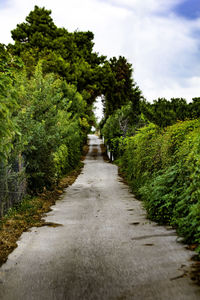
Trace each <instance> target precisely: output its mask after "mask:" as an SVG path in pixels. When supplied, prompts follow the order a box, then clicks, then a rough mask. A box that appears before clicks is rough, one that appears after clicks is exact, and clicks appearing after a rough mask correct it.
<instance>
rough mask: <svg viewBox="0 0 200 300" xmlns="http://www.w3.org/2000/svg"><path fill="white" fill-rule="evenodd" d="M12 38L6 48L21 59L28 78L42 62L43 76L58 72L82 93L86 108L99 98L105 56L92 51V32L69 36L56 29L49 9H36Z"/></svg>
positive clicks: (63, 29) (70, 34) (15, 31)
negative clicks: (41, 61)
mask: <svg viewBox="0 0 200 300" xmlns="http://www.w3.org/2000/svg"><path fill="white" fill-rule="evenodd" d="M12 38H13V39H14V41H15V43H14V45H9V49H10V51H11V52H12V53H14V54H17V55H19V56H20V57H22V59H23V61H24V63H25V66H26V69H27V72H28V75H29V77H31V76H32V75H33V74H34V69H35V66H36V65H37V63H38V61H39V60H41V59H42V60H43V71H44V73H50V72H54V73H57V74H59V76H62V77H63V78H64V79H65V80H66V81H67V82H68V83H71V84H73V85H75V86H76V87H77V90H78V91H79V92H81V93H82V92H83V91H84V90H85V91H86V92H87V93H88V97H87V101H88V104H89V105H91V104H92V103H93V102H94V101H95V99H96V97H97V96H98V95H100V88H101V87H100V83H99V82H100V79H99V76H100V69H101V64H103V63H104V61H105V56H99V55H98V54H97V53H95V52H93V46H94V43H93V39H94V35H93V33H92V32H90V31H87V32H79V31H75V32H74V33H70V32H68V31H67V30H66V29H65V28H58V27H57V26H56V25H55V24H54V22H53V20H52V18H51V11H50V10H46V9H45V8H39V7H38V6H35V8H34V10H33V11H31V12H30V14H29V15H28V16H27V17H26V22H23V23H21V24H18V25H17V28H16V29H14V30H12Z"/></svg>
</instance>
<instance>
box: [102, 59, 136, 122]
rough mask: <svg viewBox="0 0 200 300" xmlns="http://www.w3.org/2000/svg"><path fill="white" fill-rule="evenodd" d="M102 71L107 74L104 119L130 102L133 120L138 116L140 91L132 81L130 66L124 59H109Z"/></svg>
mask: <svg viewBox="0 0 200 300" xmlns="http://www.w3.org/2000/svg"><path fill="white" fill-rule="evenodd" d="M104 69H105V73H106V74H107V76H106V77H105V79H104V95H105V103H104V111H105V115H106V118H108V116H109V115H111V114H112V113H113V112H114V111H116V110H117V109H119V108H121V107H122V106H123V105H125V104H127V103H128V102H129V101H131V103H132V112H133V115H132V117H133V119H134V118H135V117H136V116H137V115H138V114H139V101H140V99H141V91H140V90H139V88H138V87H137V86H136V84H135V83H134V81H133V78H132V73H133V70H132V65H131V64H129V63H128V62H127V60H126V58H125V57H122V56H120V57H119V58H118V59H117V58H116V57H113V58H111V59H110V61H109V62H108V63H107V64H105V67H104Z"/></svg>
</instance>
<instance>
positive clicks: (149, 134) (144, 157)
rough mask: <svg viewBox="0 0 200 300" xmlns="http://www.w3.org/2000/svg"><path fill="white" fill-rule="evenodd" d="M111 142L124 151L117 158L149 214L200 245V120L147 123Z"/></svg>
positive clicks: (198, 249) (120, 150) (199, 248)
mask: <svg viewBox="0 0 200 300" xmlns="http://www.w3.org/2000/svg"><path fill="white" fill-rule="evenodd" d="M113 141H114V142H115V145H117V147H118V153H119V154H120V155H121V156H120V158H119V159H118V160H117V162H118V164H119V165H120V167H121V168H122V171H123V172H124V173H125V175H126V177H127V179H128V182H129V184H130V185H131V187H132V189H133V191H134V192H135V193H136V194H137V195H138V196H139V197H141V198H142V199H143V200H144V202H145V206H146V209H147V213H148V216H149V217H150V218H151V219H153V220H155V221H157V222H158V223H160V224H171V225H173V226H174V227H176V228H177V232H178V233H179V234H180V235H181V236H183V237H184V239H185V241H186V242H187V243H194V244H196V245H200V121H199V120H191V121H184V122H178V123H176V124H174V125H172V126H169V127H166V128H165V129H160V128H159V127H158V126H156V125H154V124H149V125H148V126H146V127H143V128H141V129H140V130H138V133H137V134H136V135H135V136H133V137H126V138H122V137H121V138H118V143H116V140H115V139H114V140H113ZM197 251H199V253H200V246H198V247H197Z"/></svg>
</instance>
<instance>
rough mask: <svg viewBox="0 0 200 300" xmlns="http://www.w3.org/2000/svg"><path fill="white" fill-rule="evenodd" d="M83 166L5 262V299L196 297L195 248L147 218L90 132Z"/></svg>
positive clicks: (0, 278) (0, 293)
mask: <svg viewBox="0 0 200 300" xmlns="http://www.w3.org/2000/svg"><path fill="white" fill-rule="evenodd" d="M89 138H90V150H89V153H88V155H87V157H86V159H85V166H84V169H83V171H82V173H81V174H80V175H79V177H78V179H77V180H76V181H75V183H74V184H73V185H72V186H70V187H68V188H67V189H66V192H65V193H64V195H63V196H62V197H61V199H60V200H58V201H57V203H56V205H55V206H53V207H52V211H51V212H50V213H48V214H47V217H46V218H45V219H46V221H48V222H54V223H57V224H60V226H57V227H55V228H54V227H47V226H45V227H41V228H32V229H31V231H30V232H26V233H24V234H23V235H22V237H21V238H20V241H19V242H18V247H17V248H16V249H15V250H14V251H13V253H12V254H10V256H9V258H8V261H7V262H6V263H5V264H4V265H3V266H2V267H1V268H0V299H1V300H8V299H9V300H12V299H13V300H32V299H35V300H36V299H37V300H40V299H45V300H51V299H55V300H57V299H58V300H61V299H67V300H71V299H72V300H76V299H77V300H79V299H80V300H96V299H99V300H107V299H113V300H114V299H115V300H124V299H137V300H147V299H148V300H150V299H152V300H163V299H166V300H185V299H187V300H196V299H198V300H199V299H200V287H198V286H196V285H195V284H194V283H193V282H192V280H191V279H190V276H189V270H190V266H191V264H192V262H191V257H192V255H193V253H192V252H190V251H188V250H186V249H185V246H184V245H182V244H180V243H178V242H177V236H176V234H175V231H173V230H171V229H167V228H165V227H162V226H158V225H157V224H155V223H153V222H151V221H149V220H147V219H146V217H145V211H144V209H143V208H142V203H141V202H139V201H137V200H136V199H135V198H134V197H133V195H132V194H131V193H130V192H129V189H128V187H127V186H126V185H125V184H124V183H123V182H122V181H120V177H119V176H118V171H117V167H116V166H115V165H112V164H109V163H107V162H105V161H104V160H103V158H102V156H101V151H100V143H101V141H100V139H98V138H97V137H96V136H94V135H90V136H89Z"/></svg>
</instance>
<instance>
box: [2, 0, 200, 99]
mask: <svg viewBox="0 0 200 300" xmlns="http://www.w3.org/2000/svg"><path fill="white" fill-rule="evenodd" d="M34 5H38V6H40V7H43V6H44V7H45V8H47V9H51V10H52V17H53V19H54V22H55V24H56V25H57V26H59V27H65V28H66V29H68V30H69V31H74V30H76V29H79V30H83V31H85V30H91V31H93V32H94V34H95V51H97V52H99V53H100V54H104V55H107V56H108V57H112V56H119V55H123V56H125V57H126V58H127V59H128V60H129V62H130V63H132V64H133V68H134V79H135V81H136V82H137V84H138V85H139V87H140V89H141V90H142V92H143V95H144V96H145V98H146V99H147V100H148V101H152V100H153V99H156V98H158V97H166V98H170V97H184V98H186V99H187V100H191V99H192V98H193V97H198V96H199V97H200V0H72V1H69V0H56V1H55V0H35V1H32V0H0V33H1V35H0V36H1V40H0V42H1V43H8V42H11V41H12V40H11V35H10V31H11V30H12V29H14V28H15V27H16V25H17V24H18V23H21V22H23V21H24V20H25V17H26V16H27V15H28V14H29V12H30V11H31V10H32V9H33V8H34Z"/></svg>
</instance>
